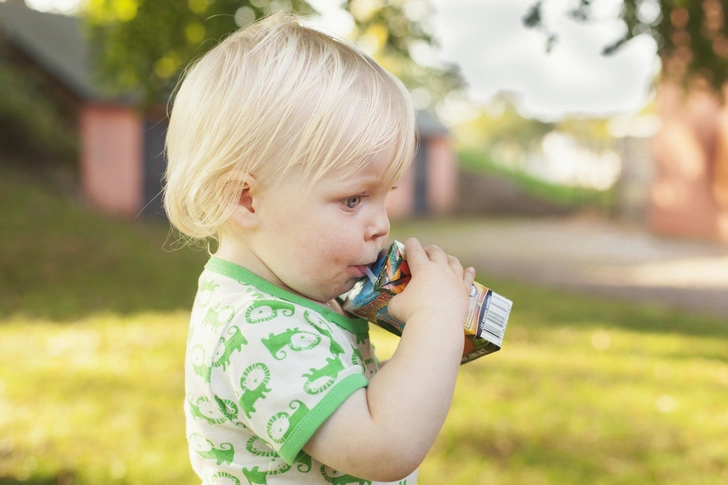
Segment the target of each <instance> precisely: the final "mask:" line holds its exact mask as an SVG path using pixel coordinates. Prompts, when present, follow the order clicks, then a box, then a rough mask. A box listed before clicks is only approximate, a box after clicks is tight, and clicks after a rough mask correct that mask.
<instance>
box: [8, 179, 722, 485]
mask: <svg viewBox="0 0 728 485" xmlns="http://www.w3.org/2000/svg"><path fill="white" fill-rule="evenodd" d="M0 203H2V207H3V208H4V210H3V211H2V212H0V227H2V228H3V230H2V231H0V248H2V251H0V484H2V485H9V484H18V483H24V484H33V485H51V484H61V485H69V484H89V485H90V484H94V485H97V484H139V485H147V484H148V485H152V484H167V483H174V484H180V485H185V484H197V483H199V481H198V480H197V479H196V477H195V476H194V474H193V473H192V471H191V469H190V467H189V463H188V459H187V451H186V442H185V439H184V417H183V412H182V401H183V397H184V391H183V375H182V359H183V354H184V345H185V339H186V325H187V318H188V314H187V311H188V308H189V306H190V303H191V298H192V295H193V294H194V291H195V289H194V285H195V283H196V278H197V274H198V273H199V271H200V268H201V266H202V264H203V263H204V261H205V260H206V256H205V254H204V252H192V251H190V250H180V251H176V252H170V251H169V250H168V249H167V250H165V249H164V248H166V247H168V246H169V244H168V243H166V242H165V241H166V240H167V231H166V229H165V228H164V227H159V226H157V225H154V224H149V223H144V222H139V221H137V222H121V221H112V220H105V219H102V218H100V217H98V216H96V215H94V214H93V213H90V212H89V211H87V210H84V209H82V208H80V207H79V206H78V204H75V203H72V202H69V201H68V200H67V198H65V197H63V196H61V195H60V194H57V193H54V192H53V191H52V190H50V189H48V188H44V187H41V186H39V185H38V184H37V183H35V182H32V181H29V180H27V179H26V178H25V177H24V176H21V175H19V174H16V173H10V172H6V171H5V169H2V170H1V171H0ZM418 224H419V223H418ZM421 224H427V223H426V222H422V223H421ZM417 227H418V225H417V224H408V225H407V229H408V230H409V231H412V232H413V233H416V232H417ZM478 279H479V281H483V282H487V283H488V284H489V286H492V287H493V288H496V289H497V291H498V292H500V293H501V294H503V295H507V296H508V297H510V298H511V299H513V301H514V302H515V306H514V312H513V314H512V317H511V321H510V323H509V328H508V332H507V335H506V339H505V344H504V347H503V349H502V350H501V351H500V352H498V353H496V354H493V355H491V356H487V357H484V358H482V359H479V360H477V361H475V362H472V363H470V364H467V365H465V366H463V367H462V369H461V375H460V378H459V381H458V385H457V390H456V394H455V399H454V403H453V406H452V410H451V412H450V415H449V417H448V419H447V421H446V423H445V425H444V428H443V430H442V433H441V435H440V437H439V438H438V440H437V442H436V444H435V446H434V448H433V450H432V451H431V453H430V454H429V455H428V457H427V459H426V461H425V463H424V464H423V466H422V468H421V480H420V483H421V484H423V485H442V484H467V485H470V484H489V485H490V484H502V485H520V484H527V485H539V484H544V485H546V484H548V485H562V484H586V485H595V484H600V485H601V484H609V485H618V484H619V485H628V484H634V485H645V484H659V485H678V484H695V485H712V484H715V485H718V484H725V483H728V446H726V443H728V398H726V396H728V392H727V391H728V353H727V352H726V349H727V348H728V323H726V322H723V321H717V320H711V319H708V318H702V317H698V316H694V315H689V314H678V313H674V312H668V311H665V310H661V309H658V308H654V307H642V306H636V305H629V304H622V303H615V302H611V301H603V300H599V299H594V298H585V297H577V296H571V295H566V294H562V293H559V292H557V291H551V290H546V289H537V288H532V287H528V286H523V285H520V284H517V283H514V282H510V281H504V280H500V279H495V278H491V277H488V275H487V274H485V273H484V272H483V271H479V276H478ZM373 338H374V340H375V342H376V345H377V348H378V349H379V351H380V353H381V354H382V357H386V355H387V354H391V353H392V352H393V351H394V348H395V345H396V340H395V339H394V338H393V337H391V336H389V335H388V334H386V333H385V332H383V331H381V330H377V329H373ZM413 412H416V410H413Z"/></svg>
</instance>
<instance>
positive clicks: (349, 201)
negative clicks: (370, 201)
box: [341, 195, 362, 209]
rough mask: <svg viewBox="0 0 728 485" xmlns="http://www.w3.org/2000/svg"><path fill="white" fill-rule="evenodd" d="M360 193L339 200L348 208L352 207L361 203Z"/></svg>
mask: <svg viewBox="0 0 728 485" xmlns="http://www.w3.org/2000/svg"><path fill="white" fill-rule="evenodd" d="M361 199H362V197H361V195H355V196H353V197H347V198H346V199H344V200H342V201H341V202H342V203H343V204H344V205H345V206H346V207H348V208H349V209H354V208H356V206H358V205H359V204H361Z"/></svg>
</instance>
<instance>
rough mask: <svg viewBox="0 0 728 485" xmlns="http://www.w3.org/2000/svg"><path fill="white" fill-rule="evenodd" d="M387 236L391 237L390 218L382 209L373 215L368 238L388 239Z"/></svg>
mask: <svg viewBox="0 0 728 485" xmlns="http://www.w3.org/2000/svg"><path fill="white" fill-rule="evenodd" d="M387 236H389V217H388V216H387V211H386V210H384V208H383V207H382V208H381V209H379V210H377V211H376V213H375V214H374V215H373V218H372V221H371V223H370V225H369V229H368V234H367V238H368V239H379V238H382V237H384V238H386V237H387Z"/></svg>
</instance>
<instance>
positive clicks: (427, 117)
mask: <svg viewBox="0 0 728 485" xmlns="http://www.w3.org/2000/svg"><path fill="white" fill-rule="evenodd" d="M417 131H418V132H419V134H420V136H421V137H424V138H427V137H430V136H443V135H447V134H448V133H449V130H448V129H447V127H445V125H443V124H442V123H440V122H439V121H438V119H437V118H436V117H435V115H433V114H432V113H430V112H429V111H423V110H418V111H417Z"/></svg>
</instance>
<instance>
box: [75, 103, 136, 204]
mask: <svg viewBox="0 0 728 485" xmlns="http://www.w3.org/2000/svg"><path fill="white" fill-rule="evenodd" d="M79 123H80V133H81V174H82V175H81V178H82V180H81V182H82V184H83V189H84V193H85V195H86V197H87V199H88V201H89V202H90V203H91V204H92V205H94V206H95V207H98V208H99V209H101V210H102V211H104V212H107V213H111V214H117V215H123V216H129V217H133V216H135V215H136V214H137V213H138V212H139V210H140V209H141V207H142V197H143V196H142V190H143V182H144V167H143V151H142V147H143V134H142V133H143V132H142V118H141V117H140V116H139V115H138V114H137V113H136V112H134V111H133V110H131V109H130V108H128V107H124V106H105V105H98V104H87V105H84V106H83V107H82V109H81V111H80V116H79Z"/></svg>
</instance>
